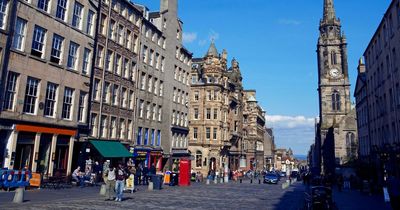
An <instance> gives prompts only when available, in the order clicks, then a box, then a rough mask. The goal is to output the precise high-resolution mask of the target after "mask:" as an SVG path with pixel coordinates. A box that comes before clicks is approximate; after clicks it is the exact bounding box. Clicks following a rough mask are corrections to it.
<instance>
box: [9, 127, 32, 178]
mask: <svg viewBox="0 0 400 210" xmlns="http://www.w3.org/2000/svg"><path fill="white" fill-rule="evenodd" d="M35 135H36V134H35V133H26V132H21V133H19V134H18V139H17V149H16V153H15V160H14V169H18V170H21V169H24V168H25V167H26V168H28V169H29V170H31V169H32V168H31V167H32V166H31V163H32V156H33V145H34V143H35Z"/></svg>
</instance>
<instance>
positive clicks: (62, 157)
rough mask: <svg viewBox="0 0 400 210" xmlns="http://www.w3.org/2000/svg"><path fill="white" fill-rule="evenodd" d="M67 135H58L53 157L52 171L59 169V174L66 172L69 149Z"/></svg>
mask: <svg viewBox="0 0 400 210" xmlns="http://www.w3.org/2000/svg"><path fill="white" fill-rule="evenodd" d="M69 139H70V137H69V136H58V138H57V146H56V153H55V157H54V158H53V159H54V171H53V174H55V172H56V171H59V172H60V173H61V174H66V172H67V164H68V151H69Z"/></svg>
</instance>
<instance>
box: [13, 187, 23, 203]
mask: <svg viewBox="0 0 400 210" xmlns="http://www.w3.org/2000/svg"><path fill="white" fill-rule="evenodd" d="M24 191H25V188H24V187H18V188H17V189H16V190H15V195H14V200H13V203H23V202H24Z"/></svg>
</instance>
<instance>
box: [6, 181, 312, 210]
mask: <svg viewBox="0 0 400 210" xmlns="http://www.w3.org/2000/svg"><path fill="white" fill-rule="evenodd" d="M303 192H304V187H303V185H302V184H300V183H295V184H294V185H292V186H290V187H289V188H287V189H284V190H283V189H282V187H281V184H278V185H267V184H258V183H253V184H250V183H242V184H239V183H229V184H210V185H205V184H198V183H194V184H193V185H192V186H190V187H169V186H165V187H164V188H163V189H162V190H155V191H148V190H147V189H146V188H145V186H140V188H139V191H137V192H135V193H133V194H131V193H125V194H124V200H123V201H122V202H115V201H105V200H104V197H102V196H100V195H99V194H98V193H99V188H98V187H88V188H72V189H60V190H48V189H43V190H40V191H38V190H35V191H27V192H26V193H25V200H26V202H24V203H23V204H13V203H12V198H13V195H14V193H6V192H2V193H0V202H1V203H0V209H286V210H288V209H301V207H302V205H303Z"/></svg>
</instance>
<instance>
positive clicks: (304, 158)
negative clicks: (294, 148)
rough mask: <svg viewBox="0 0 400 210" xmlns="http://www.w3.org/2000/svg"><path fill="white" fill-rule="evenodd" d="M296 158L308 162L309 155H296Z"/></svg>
mask: <svg viewBox="0 0 400 210" xmlns="http://www.w3.org/2000/svg"><path fill="white" fill-rule="evenodd" d="M294 157H295V158H296V159H298V160H307V155H294Z"/></svg>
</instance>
